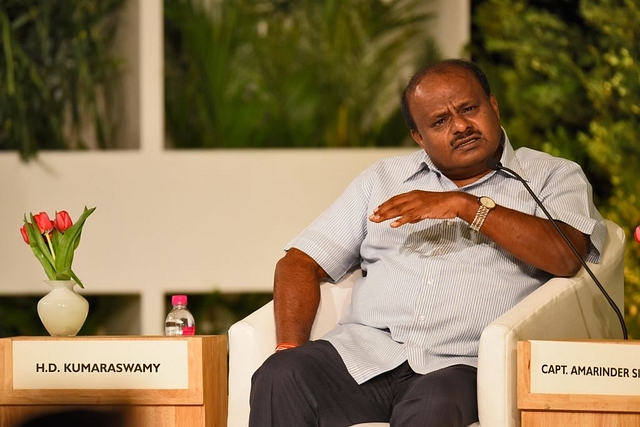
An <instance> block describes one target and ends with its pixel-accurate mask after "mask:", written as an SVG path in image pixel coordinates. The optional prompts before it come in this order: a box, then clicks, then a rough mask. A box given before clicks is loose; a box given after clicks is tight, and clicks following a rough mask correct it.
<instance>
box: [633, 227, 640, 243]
mask: <svg viewBox="0 0 640 427" xmlns="http://www.w3.org/2000/svg"><path fill="white" fill-rule="evenodd" d="M633 236H634V237H635V238H636V242H638V243H640V225H639V226H637V227H636V232H635V233H634V234H633Z"/></svg>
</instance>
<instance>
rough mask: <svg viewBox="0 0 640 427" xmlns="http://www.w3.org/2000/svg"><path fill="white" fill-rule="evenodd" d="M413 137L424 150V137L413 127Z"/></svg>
mask: <svg viewBox="0 0 640 427" xmlns="http://www.w3.org/2000/svg"><path fill="white" fill-rule="evenodd" d="M411 138H413V140H414V141H415V142H417V143H418V145H419V146H420V147H422V149H423V150H424V140H423V139H422V135H421V134H420V132H418V131H417V130H415V129H411Z"/></svg>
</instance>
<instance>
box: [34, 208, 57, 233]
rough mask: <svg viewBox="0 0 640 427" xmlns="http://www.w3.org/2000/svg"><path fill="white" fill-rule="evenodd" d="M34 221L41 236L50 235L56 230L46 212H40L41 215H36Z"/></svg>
mask: <svg viewBox="0 0 640 427" xmlns="http://www.w3.org/2000/svg"><path fill="white" fill-rule="evenodd" d="M33 220H34V221H35V223H36V224H37V225H38V229H39V230H40V233H41V234H46V233H50V232H51V230H53V228H54V224H53V222H52V221H51V219H49V215H47V213H46V212H40V213H39V214H36V215H34V216H33Z"/></svg>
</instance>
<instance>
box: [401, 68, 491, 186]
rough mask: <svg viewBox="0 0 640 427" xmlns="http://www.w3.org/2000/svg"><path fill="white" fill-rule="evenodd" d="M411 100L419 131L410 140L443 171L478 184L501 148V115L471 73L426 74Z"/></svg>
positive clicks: (460, 70)
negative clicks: (475, 181)
mask: <svg viewBox="0 0 640 427" xmlns="http://www.w3.org/2000/svg"><path fill="white" fill-rule="evenodd" d="M408 101H409V109H410V111H411V115H412V117H413V120H414V122H415V124H416V126H417V128H418V131H417V132H416V131H411V136H412V137H413V139H414V140H415V141H416V142H417V143H418V144H419V145H420V146H421V147H422V148H423V149H424V150H425V151H426V152H427V154H429V157H431V160H432V161H433V163H434V164H435V165H436V166H437V167H438V169H440V171H442V173H444V174H445V175H446V176H447V177H449V178H450V179H451V180H454V181H468V182H473V181H474V180H475V179H477V178H479V177H480V176H482V175H484V174H485V173H486V172H487V171H488V169H487V167H486V165H485V162H486V160H487V158H489V157H491V156H493V155H494V154H495V153H496V151H497V150H498V148H499V146H500V138H501V136H502V130H501V128H500V113H499V110H498V103H497V101H496V99H495V98H494V97H493V95H492V96H490V97H487V95H486V94H485V93H484V91H483V90H482V87H481V86H480V83H478V81H477V80H476V78H475V77H474V76H473V75H472V74H471V73H470V72H469V71H466V70H463V69H457V68H451V69H449V70H448V71H447V73H436V74H431V75H427V76H425V77H424V78H423V80H422V81H421V82H420V84H419V85H418V86H417V87H416V90H415V92H414V93H413V95H411V96H410V97H409V100H408Z"/></svg>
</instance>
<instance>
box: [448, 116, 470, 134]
mask: <svg viewBox="0 0 640 427" xmlns="http://www.w3.org/2000/svg"><path fill="white" fill-rule="evenodd" d="M451 128H452V129H451V130H452V131H453V132H454V133H458V132H464V131H466V130H467V129H469V121H468V120H467V119H466V118H465V117H463V116H462V115H460V114H455V115H454V116H453V119H452V120H451Z"/></svg>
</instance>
